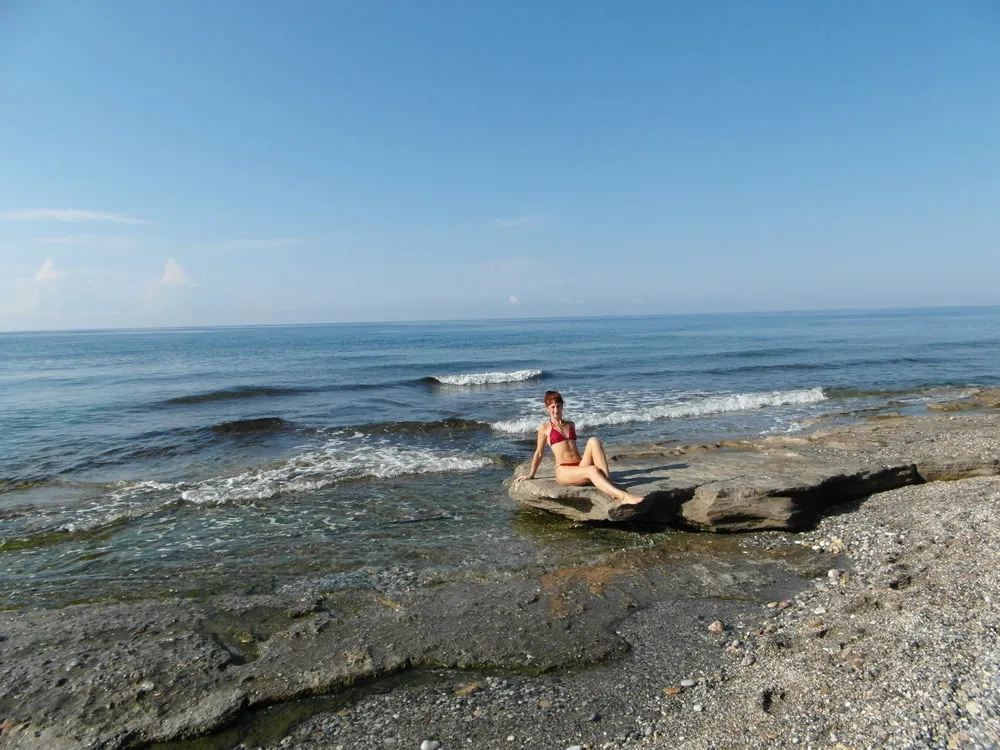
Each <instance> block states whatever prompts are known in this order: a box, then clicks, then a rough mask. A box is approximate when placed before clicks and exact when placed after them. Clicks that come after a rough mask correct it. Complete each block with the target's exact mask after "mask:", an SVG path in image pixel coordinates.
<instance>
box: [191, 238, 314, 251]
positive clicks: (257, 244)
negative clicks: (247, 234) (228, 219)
mask: <svg viewBox="0 0 1000 750" xmlns="http://www.w3.org/2000/svg"><path fill="white" fill-rule="evenodd" d="M305 241H306V240H305V238H304V237H274V238H269V239H257V240H251V239H241V240H225V241H223V242H207V243H203V244H200V245H195V247H196V248H197V249H199V250H278V249H280V248H283V247H294V246H295V245H301V244H302V243H303V242H305Z"/></svg>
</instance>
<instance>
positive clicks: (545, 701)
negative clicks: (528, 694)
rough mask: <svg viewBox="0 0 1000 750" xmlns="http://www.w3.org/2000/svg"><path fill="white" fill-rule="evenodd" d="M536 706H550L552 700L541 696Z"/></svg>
mask: <svg viewBox="0 0 1000 750" xmlns="http://www.w3.org/2000/svg"><path fill="white" fill-rule="evenodd" d="M538 707H539V708H552V701H550V700H549V699H548V698H542V699H541V700H539V701H538Z"/></svg>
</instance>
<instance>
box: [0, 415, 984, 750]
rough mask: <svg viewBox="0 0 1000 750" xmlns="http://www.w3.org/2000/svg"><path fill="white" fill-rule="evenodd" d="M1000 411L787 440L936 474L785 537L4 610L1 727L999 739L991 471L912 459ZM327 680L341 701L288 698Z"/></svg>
mask: <svg viewBox="0 0 1000 750" xmlns="http://www.w3.org/2000/svg"><path fill="white" fill-rule="evenodd" d="M997 416H998V415H994V414H991V413H986V414H952V413H946V414H941V415H934V416H930V417H920V418H903V419H899V420H896V419H890V420H879V421H877V422H870V423H865V424H861V425H854V426H852V427H849V428H838V429H833V430H827V431H823V432H820V433H817V434H816V435H813V436H809V437H808V438H798V440H802V441H805V442H808V443H809V444H810V446H811V448H810V449H811V450H813V451H815V452H816V455H817V456H822V455H823V454H824V452H829V453H830V454H831V455H833V454H836V455H843V451H844V450H845V448H844V446H852V448H850V449H852V450H855V451H856V456H855V460H856V461H857V462H858V463H859V464H860V465H862V466H879V465H882V466H885V465H892V464H893V462H894V461H896V460H897V459H898V457H899V456H900V455H902V454H905V455H906V456H907V457H908V458H909V460H911V461H912V464H913V465H914V466H915V467H916V470H917V472H918V473H919V474H920V476H921V478H922V479H924V480H928V483H925V484H920V485H913V486H907V487H903V488H899V489H895V490H891V491H886V492H881V493H879V494H875V495H873V496H871V497H868V498H861V499H855V500H853V501H849V502H847V503H846V504H840V505H838V506H835V507H834V508H833V509H832V510H831V508H828V509H827V514H826V515H824V516H822V517H821V518H820V519H819V521H818V524H817V525H816V526H815V527H813V528H811V529H810V530H809V531H806V532H804V533H800V534H791V533H787V532H783V531H772V532H766V533H754V534H747V535H681V536H678V537H676V539H678V540H679V541H677V543H674V544H669V545H667V544H659V543H655V539H656V537H657V536H658V535H651V536H650V539H651V544H650V546H649V548H645V549H643V548H638V549H631V550H628V551H623V552H620V553H614V554H610V555H607V556H605V557H603V558H602V559H600V560H595V561H592V562H590V563H588V564H581V565H577V566H572V567H567V568H561V569H555V570H549V569H544V568H537V569H530V570H522V571H519V572H517V573H497V574H490V575H485V574H470V575H469V576H468V577H466V578H463V579H455V580H449V581H442V582H436V585H430V582H424V583H425V584H426V585H419V583H420V582H419V581H416V582H415V581H414V577H413V576H410V575H406V574H400V575H399V576H396V577H393V576H386V577H383V578H380V579H379V580H378V581H376V582H375V584H374V585H372V586H371V587H369V588H365V589H355V590H347V591H337V592H322V591H312V592H306V591H302V592H296V594H295V595H292V594H288V595H273V596H245V597H236V596H232V597H219V598H213V599H207V600H199V601H196V600H172V601H142V602H120V603H95V604H87V605H79V606H74V607H67V608H64V609H59V610H48V611H17V612H5V613H2V615H0V745H2V746H3V747H5V748H6V747H10V748H54V749H58V748H83V747H95V748H96V747H99V748H132V747H147V746H149V745H150V743H152V742H155V741H167V740H181V739H183V738H193V737H198V736H201V735H206V734H210V733H212V732H214V731H217V730H219V729H222V728H225V727H227V726H231V725H235V726H237V727H239V726H247V725H248V719H249V718H251V717H255V718H256V719H257V720H258V721H260V722H263V723H264V724H266V725H268V726H269V727H270V729H269V732H261V733H260V734H258V735H257V736H256V739H251V738H247V737H243V736H241V735H240V733H239V732H235V733H233V734H230V735H226V736H224V737H222V738H220V739H219V740H218V742H217V744H215V745H214V746H215V747H234V746H238V745H239V744H240V743H244V742H245V743H247V744H248V745H249V746H266V747H301V748H316V749H317V750H318V749H319V748H337V747H343V748H349V747H412V748H417V747H421V746H422V745H423V744H424V743H429V744H428V746H434V743H437V745H436V747H438V748H439V749H440V750H448V749H449V748H457V747H474V748H480V747H520V748H552V747H556V748H558V747H571V746H574V745H577V746H580V747H590V748H592V749H593V748H630V747H636V748H641V747H679V748H712V747H731V746H734V745H733V742H734V738H739V742H738V744H737V745H735V746H739V747H751V748H753V747H792V746H806V747H808V746H812V747H831V748H833V747H838V746H841V747H857V748H862V747H889V748H904V747H905V748H910V747H918V748H923V747H926V748H931V747H935V748H937V747H956V748H972V747H977V748H978V747H982V748H985V747H994V746H996V743H997V742H998V741H1000V715H998V706H1000V687H998V686H1000V682H998V676H1000V670H998V667H1000V648H998V646H1000V644H998V643H997V639H998V633H1000V619H998V616H997V611H998V610H997V607H996V602H997V598H998V597H1000V573H998V570H1000V569H998V566H997V564H996V559H995V558H996V556H997V549H1000V544H998V542H1000V538H998V537H1000V532H998V528H1000V527H998V524H997V520H996V519H997V512H998V510H1000V478H996V477H989V476H986V477H975V476H972V477H971V478H965V479H960V480H958V481H951V482H942V481H929V479H930V478H932V477H938V478H940V477H945V476H949V477H950V476H954V475H956V474H957V475H960V476H969V475H970V474H971V475H974V474H975V473H977V472H980V473H988V471H989V470H990V468H991V467H992V466H995V463H993V462H995V461H996V460H997V458H998V457H1000V430H998V429H997V428H998V426H1000V425H998V423H997ZM897 423H898V424H897ZM788 440H789V439H788V438H784V439H781V445H783V446H785V447H787V446H788V445H794V444H795V443H794V442H791V443H790V442H788ZM778 442H779V441H777V440H769V441H762V443H763V444H765V445H766V444H771V445H772V447H773V446H774V445H775V444H777V443H778ZM858 446H861V447H860V448H859V447H858ZM740 450H741V451H743V452H747V453H750V452H752V451H754V450H758V449H751V448H745V447H744V448H740ZM759 450H761V451H763V450H764V448H760V449H759ZM704 452H705V453H721V452H722V451H721V450H717V449H713V450H706V451H704ZM680 455H690V454H680ZM894 457H896V458H894ZM323 695H329V696H334V697H336V698H338V702H337V703H336V705H327V706H325V707H324V706H320V707H317V706H315V705H313V707H312V708H309V709H308V710H306V709H301V707H302V706H304V705H306V704H307V703H308V701H311V700H315V696H323ZM309 705H312V704H309ZM296 707H299V708H296ZM286 709H287V711H286ZM282 711H286V714H285V715H294V716H295V717H296V721H287V720H285V719H281V716H282V715H283V714H282ZM269 712H270V713H269ZM310 715H311V718H307V719H304V720H303V717H306V716H310ZM268 716H271V717H272V718H271V719H269V718H268ZM282 721H287V724H282V723H281V722H282ZM279 724H280V725H281V729H280V731H277V730H275V726H276V725H279ZM262 738H266V739H262ZM175 747H181V746H180V745H177V746H175ZM199 747H209V745H204V744H202V745H200V746H199Z"/></svg>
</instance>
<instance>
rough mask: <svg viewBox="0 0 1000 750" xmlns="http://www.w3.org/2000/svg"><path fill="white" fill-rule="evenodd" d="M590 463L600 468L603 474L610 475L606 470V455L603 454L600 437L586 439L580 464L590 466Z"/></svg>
mask: <svg viewBox="0 0 1000 750" xmlns="http://www.w3.org/2000/svg"><path fill="white" fill-rule="evenodd" d="M591 464H593V465H594V466H596V467H597V468H598V469H600V470H601V472H602V473H603V474H604V476H606V477H610V476H611V472H610V471H608V457H607V456H606V455H604V446H603V445H602V444H601V441H600V439H598V438H595V437H592V438H590V439H588V440H587V445H586V447H584V449H583V456H582V457H581V459H580V466H590V465H591Z"/></svg>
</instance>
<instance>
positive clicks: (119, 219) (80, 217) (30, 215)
mask: <svg viewBox="0 0 1000 750" xmlns="http://www.w3.org/2000/svg"><path fill="white" fill-rule="evenodd" d="M0 221H73V222H79V221H110V222H113V223H115V224H152V222H151V221H147V220H146V219H133V218H132V217H131V216H126V215H125V214H113V213H107V212H105V211H87V210H84V209H80V208H21V209H18V210H15V211H0Z"/></svg>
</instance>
